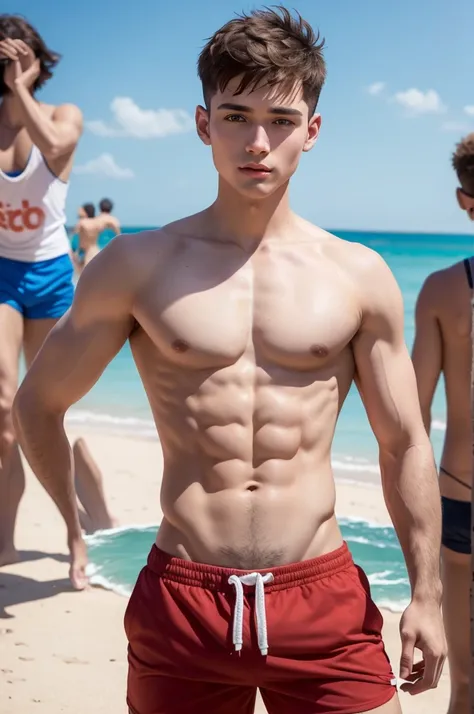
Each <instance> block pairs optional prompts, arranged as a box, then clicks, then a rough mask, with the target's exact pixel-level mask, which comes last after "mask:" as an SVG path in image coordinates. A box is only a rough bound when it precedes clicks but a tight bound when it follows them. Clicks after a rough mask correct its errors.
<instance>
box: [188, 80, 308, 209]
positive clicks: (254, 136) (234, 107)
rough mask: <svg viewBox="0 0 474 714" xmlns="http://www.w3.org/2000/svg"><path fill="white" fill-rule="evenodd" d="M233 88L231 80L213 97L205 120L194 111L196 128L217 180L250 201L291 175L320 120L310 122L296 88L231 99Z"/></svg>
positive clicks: (202, 111)
mask: <svg viewBox="0 0 474 714" xmlns="http://www.w3.org/2000/svg"><path fill="white" fill-rule="evenodd" d="M238 84H239V78H236V79H234V80H232V82H230V83H229V85H228V86H227V87H226V89H225V91H224V92H220V91H218V92H217V93H216V94H215V95H214V96H213V97H212V99H211V106H210V115H209V113H208V112H207V111H206V110H205V109H203V108H202V107H198V109H197V111H196V123H197V129H198V133H199V135H200V137H201V139H202V140H203V141H204V143H205V144H208V145H210V146H211V148H212V155H213V159H214V165H215V167H216V169H217V171H218V173H219V175H220V176H221V178H223V179H224V180H225V181H226V182H227V183H228V184H229V185H230V186H232V187H233V188H234V189H235V190H236V191H238V192H239V193H241V194H243V195H246V196H248V197H249V198H264V197H266V196H268V195H270V194H272V193H273V192H274V191H275V190H276V189H277V188H279V187H280V186H282V185H284V184H286V182H287V181H288V180H289V179H290V177H291V176H292V175H293V173H294V172H295V170H296V168H297V166H298V163H299V160H300V156H301V153H302V152H303V151H309V150H310V149H311V148H312V146H313V145H314V143H315V141H316V139H317V136H318V132H319V127H320V123H321V119H320V116H319V115H317V116H314V117H312V118H311V119H309V117H308V105H307V104H306V102H305V101H304V100H303V96H302V91H301V89H300V88H297V89H295V90H293V91H292V92H290V93H289V94H288V93H285V94H283V93H282V91H281V90H279V88H278V87H274V88H268V87H262V88H257V89H255V90H254V91H245V92H243V93H242V94H238V95H235V94H234V93H233V92H234V91H235V89H236V88H237V86H238Z"/></svg>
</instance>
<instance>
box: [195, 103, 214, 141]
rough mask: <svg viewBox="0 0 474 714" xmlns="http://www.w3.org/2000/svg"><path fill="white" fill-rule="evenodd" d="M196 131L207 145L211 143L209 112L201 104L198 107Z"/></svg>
mask: <svg viewBox="0 0 474 714" xmlns="http://www.w3.org/2000/svg"><path fill="white" fill-rule="evenodd" d="M195 120H196V131H197V133H198V136H199V138H200V139H201V141H202V142H203V144H205V145H206V146H210V145H211V134H210V131H209V112H208V110H207V109H205V108H204V107H202V106H201V105H200V104H199V105H198V106H197V107H196V114H195Z"/></svg>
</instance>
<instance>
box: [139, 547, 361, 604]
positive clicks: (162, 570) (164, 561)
mask: <svg viewBox="0 0 474 714" xmlns="http://www.w3.org/2000/svg"><path fill="white" fill-rule="evenodd" d="M147 565H148V567H149V569H150V570H151V571H152V572H153V573H155V574H156V575H159V576H160V577H161V578H162V579H163V580H168V581H171V582H175V583H179V584H181V585H192V586H194V587H198V588H203V589H206V590H215V591H221V592H228V591H229V589H232V586H231V585H229V578H230V577H231V576H232V575H237V576H239V577H240V576H241V575H244V574H246V573H251V572H256V573H260V574H261V575H262V576H265V575H266V574H267V573H272V575H273V580H272V582H269V583H268V584H267V585H265V592H272V591H274V590H285V589H289V588H292V587H297V586H299V585H306V584H309V583H312V582H314V581H316V580H322V579H323V578H327V577H329V576H331V575H335V574H336V573H339V572H341V571H343V570H347V569H349V568H351V567H353V566H354V562H353V560H352V555H351V553H350V551H349V548H348V547H347V543H345V542H344V543H343V544H342V545H341V546H340V547H339V548H337V550H334V551H332V552H331V553H326V554H325V555H320V556H319V557H317V558H312V559H311V560H303V561H301V562H299V563H290V564H289V565H281V566H278V567H276V568H267V569H265V570H255V571H251V570H238V569H234V568H221V567H219V566H216V565H207V564H206V563H195V562H191V561H188V560H182V559H181V558H176V557H174V556H172V555H169V554H168V553H165V552H164V551H162V550H160V549H159V548H158V547H157V546H156V545H153V547H152V549H151V551H150V553H149V555H148V560H147ZM246 587H247V586H245V585H244V588H246ZM252 589H253V588H251V590H252Z"/></svg>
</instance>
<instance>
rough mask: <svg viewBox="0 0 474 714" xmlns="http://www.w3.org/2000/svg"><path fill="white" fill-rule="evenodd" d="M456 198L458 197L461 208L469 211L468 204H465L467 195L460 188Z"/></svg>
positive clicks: (457, 190)
mask: <svg viewBox="0 0 474 714" xmlns="http://www.w3.org/2000/svg"><path fill="white" fill-rule="evenodd" d="M456 198H457V199H458V205H459V208H461V209H462V210H463V211H467V206H466V205H465V201H466V198H467V196H465V195H464V194H463V192H462V191H461V189H460V188H457V189H456Z"/></svg>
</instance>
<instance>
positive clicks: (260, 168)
mask: <svg viewBox="0 0 474 714" xmlns="http://www.w3.org/2000/svg"><path fill="white" fill-rule="evenodd" d="M240 168H241V169H242V170H243V171H255V172H258V173H262V172H263V173H268V174H269V173H270V172H271V169H269V168H268V166H265V165H264V164H246V165H245V166H241V167H240Z"/></svg>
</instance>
